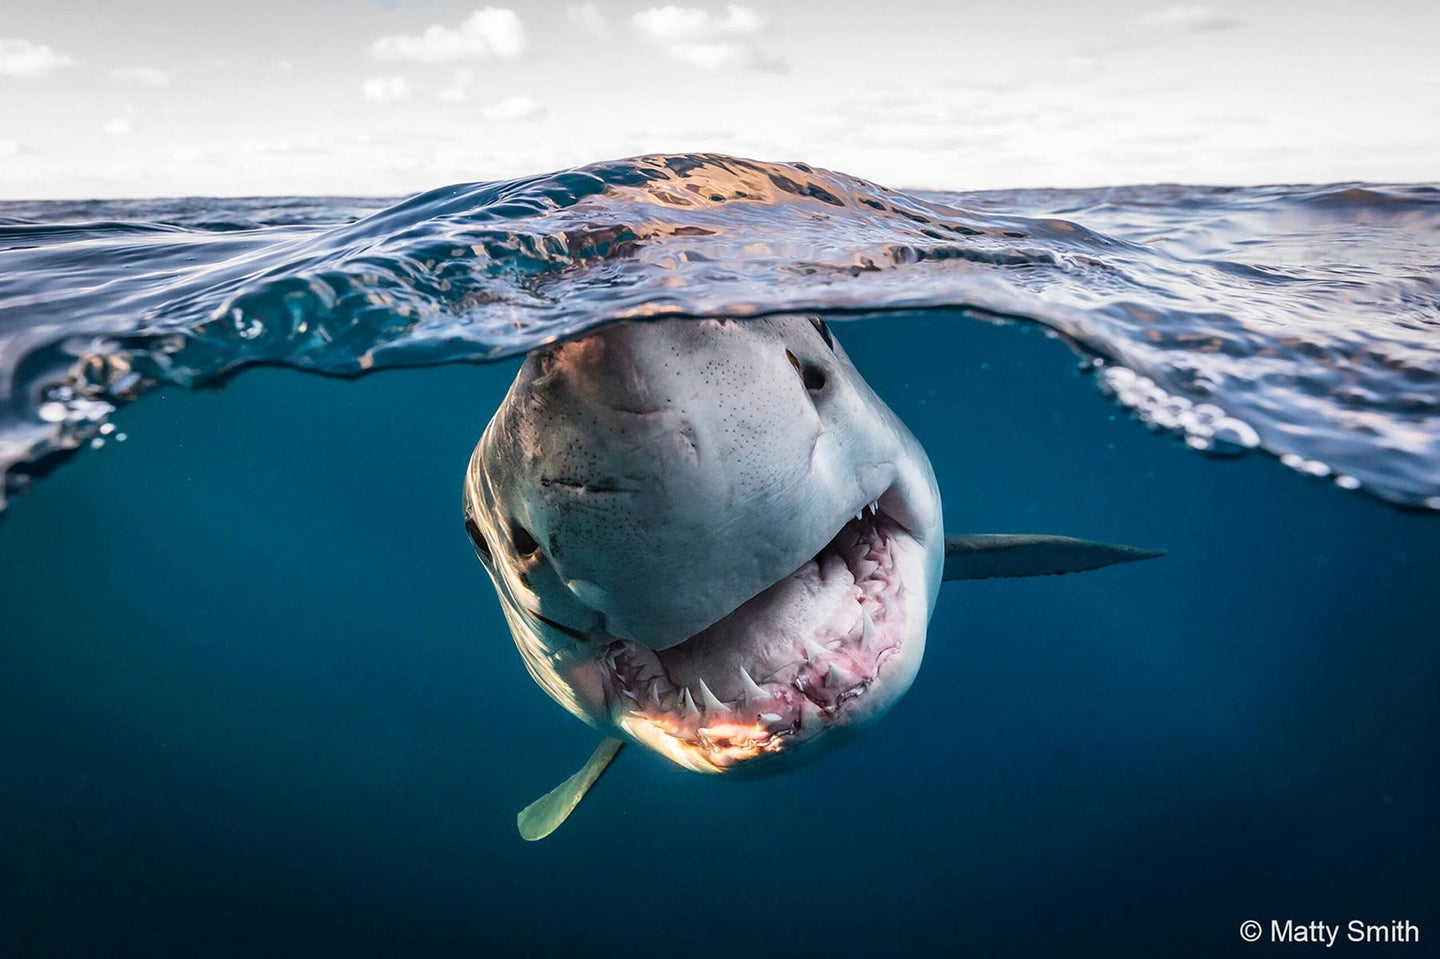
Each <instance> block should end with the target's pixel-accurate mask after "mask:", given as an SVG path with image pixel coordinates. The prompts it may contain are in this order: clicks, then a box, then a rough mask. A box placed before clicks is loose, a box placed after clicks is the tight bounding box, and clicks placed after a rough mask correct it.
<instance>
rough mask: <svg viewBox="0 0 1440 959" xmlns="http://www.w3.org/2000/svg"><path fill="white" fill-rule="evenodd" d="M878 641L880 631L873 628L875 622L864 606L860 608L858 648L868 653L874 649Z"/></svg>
mask: <svg viewBox="0 0 1440 959" xmlns="http://www.w3.org/2000/svg"><path fill="white" fill-rule="evenodd" d="M879 640H880V630H879V629H878V628H877V627H876V626H875V620H874V619H872V618H871V617H870V610H868V609H866V608H865V607H864V606H861V607H860V648H861V649H863V650H865V651H867V652H870V651H873V650H874V649H875V647H876V646H877V645H878V643H879Z"/></svg>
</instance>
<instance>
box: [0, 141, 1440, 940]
mask: <svg viewBox="0 0 1440 959" xmlns="http://www.w3.org/2000/svg"><path fill="white" fill-rule="evenodd" d="M1437 215H1440V192H1437V191H1436V190H1435V189H1434V188H1432V187H1423V186H1410V187H1375V186H1357V185H1348V186H1340V187H1303V188H1256V189H1247V190H1225V189H1200V188H1175V187H1136V188H1129V189H1125V190H1107V191H1064V192H1052V191H1023V192H1014V193H1003V194H995V193H988V194H924V195H906V194H898V193H893V192H891V191H886V190H883V189H881V188H879V187H875V186H873V185H870V184H864V183H861V182H860V181H853V180H849V179H848V178H845V177H843V176H841V175H839V174H828V173H823V172H820V171H812V170H809V169H808V168H803V167H781V166H779V165H762V164H752V163H748V161H736V160H730V159H725V158H714V157H681V158H667V159H651V160H645V161H623V162H617V163H614V164H605V165H597V166H594V167H590V168H586V169H583V170H579V171H571V172H569V173H566V174H559V175H555V176H552V177H537V178H534V179H532V180H527V181H516V182H513V183H506V184H488V185H474V186H466V187H456V188H451V189H449V190H445V191H436V192H435V193H432V194H427V195H424V196H421V197H417V198H414V199H412V200H408V201H405V202H403V203H400V204H396V205H392V206H388V207H385V208H384V209H377V205H376V204H373V203H371V204H366V203H363V202H360V201H339V200H263V201H154V202H125V203H110V204H23V205H22V204H5V205H3V206H0V218H3V219H0V223H3V226H0V247H3V249H0V263H4V264H5V266H4V269H3V271H0V399H3V402H4V406H3V408H0V452H3V457H4V458H3V463H4V465H5V467H6V468H7V470H8V482H9V484H10V489H11V493H12V495H11V497H10V502H9V504H8V508H7V509H6V511H5V513H4V514H3V517H0V610H3V636H4V639H3V643H0V729H3V730H4V734H3V735H0V811H3V813H4V815H3V816H0V864H3V865H0V883H3V887H4V888H3V889H0V952H4V953H14V954H17V955H75V954H97V953H101V954H108V955H156V954H177V953H178V954H205V955H254V954H257V953H259V954H269V955H279V954H314V953H316V952H336V953H340V954H346V955H397V954H399V955H415V954H437V955H447V954H474V953H477V952H478V953H487V954H488V953H492V952H493V953H496V954H515V955H519V954H526V955H529V954H548V953H552V952H558V951H559V950H561V949H564V950H583V951H585V952H586V953H587V954H591V955H597V956H606V955H617V956H618V955H625V956H633V955H636V954H650V953H652V952H658V951H661V950H665V951H682V952H683V953H684V954H686V955H690V956H709V955H717V956H720V955H724V956H730V955H734V954H735V953H736V952H737V951H741V950H748V951H752V952H761V951H763V952H766V953H785V952H791V951H802V950H803V951H806V952H814V951H829V950H833V949H842V948H843V949H845V950H847V951H849V950H854V951H856V952H862V951H881V950H883V951H885V952H887V953H889V954H899V955H912V954H916V955H918V954H926V953H935V952H940V951H944V952H947V953H948V952H952V951H959V950H965V951H969V952H972V953H974V954H977V955H1053V954H1076V953H1080V954H1091V953H1099V954H1108V955H1134V956H1154V955H1157V954H1160V955H1197V956H1213V955H1229V954H1232V953H1239V952H1241V951H1249V950H1258V951H1261V952H1268V951H1272V950H1273V949H1274V948H1278V947H1269V948H1267V947H1266V946H1265V945H1262V944H1257V945H1247V944H1245V943H1243V942H1241V940H1240V937H1239V935H1238V932H1237V930H1238V928H1239V926H1240V923H1241V922H1242V921H1245V920H1247V919H1255V920H1258V921H1261V922H1262V923H1265V924H1266V925H1267V926H1268V924H1269V922H1270V921H1271V920H1272V919H1276V920H1280V921H1282V922H1283V921H1285V920H1287V919H1289V920H1294V921H1295V922H1297V923H1301V922H1306V923H1308V922H1310V921H1312V920H1323V921H1326V922H1330V923H1336V922H1339V923H1345V922H1349V921H1350V920H1352V919H1360V920H1364V921H1367V922H1373V923H1389V922H1390V921H1392V920H1396V919H1404V920H1408V921H1410V922H1412V923H1414V924H1416V925H1417V926H1418V927H1419V928H1420V930H1421V934H1422V935H1423V936H1424V940H1422V941H1428V942H1429V943H1430V945H1421V946H1418V947H1417V946H1415V945H1406V946H1399V945H1397V946H1393V947H1392V948H1395V949H1400V950H1404V951H1406V952H1407V953H1410V952H1413V954H1417V955H1418V954H1423V950H1425V949H1433V941H1434V937H1435V936H1437V935H1440V821H1437V817H1436V816H1435V813H1434V810H1435V809H1437V808H1440V763H1437V757H1440V706H1437V697H1436V695H1435V691H1436V689H1437V686H1440V626H1437V624H1440V592H1437V591H1436V590H1435V589H1434V583H1435V581H1436V578H1437V574H1440V516H1437V514H1436V512H1435V511H1434V509H1432V508H1428V507H1433V506H1434V505H1435V499H1434V498H1435V497H1436V496H1437V495H1440V306H1437V304H1440V293H1437V280H1436V277H1437V271H1436V265H1437V263H1440V223H1437ZM932 234H933V235H932ZM780 309H806V310H813V311H815V312H817V313H820V314H822V315H824V316H825V317H826V319H827V320H830V321H831V322H832V324H833V329H834V331H835V334H836V336H837V337H838V338H839V339H840V340H841V341H842V342H843V343H844V344H845V347H846V349H847V351H848V352H849V354H850V356H851V357H852V359H853V360H854V361H855V363H856V365H857V366H858V368H859V369H860V371H861V372H862V373H863V374H864V375H865V377H866V378H867V380H868V382H869V383H870V385H871V386H872V387H873V388H874V389H875V390H876V392H877V393H879V395H880V396H881V397H882V398H884V399H885V400H886V401H887V402H888V403H889V404H890V405H891V406H892V408H894V409H895V411H896V412H897V413H898V414H899V415H900V417H901V418H902V419H903V420H904V421H905V422H906V423H907V425H909V427H910V428H911V430H912V431H913V432H914V433H915V434H916V436H917V437H918V438H919V439H920V441H921V442H922V444H923V445H924V446H925V447H926V449H927V451H928V453H929V455H930V457H931V459H932V462H933V464H934V466H935V470H936V473H937V476H938V477H939V481H940V486H941V490H942V493H943V496H944V502H945V513H946V521H947V527H948V528H949V529H950V530H951V531H952V532H996V531H998V532H1021V531H1024V532H1051V533H1062V534H1068V535H1076V536H1084V537H1089V538H1096V539H1103V540H1109V541H1114V542H1127V543H1134V544H1137V545H1141V546H1152V547H1163V548H1166V549H1168V550H1169V555H1168V556H1166V557H1165V558H1163V559H1161V560H1157V561H1153V562H1147V563H1142V564H1135V565H1131V566H1123V567H1118V568H1115V569H1109V570H1103V571H1098V572H1094V573H1086V574H1083V575H1074V576H1065V577H1051V578H1042V579H1031V580H1015V581H987V582H963V583H952V584H947V585H946V586H945V587H944V588H943V589H942V592H941V597H940V601H939V604H938V606H937V608H936V610H935V613H934V617H933V619H932V621H931V627H930V637H929V642H928V648H927V652H926V657H925V663H924V665H923V667H922V668H921V671H920V675H919V678H918V679H917V681H916V683H915V685H914V687H913V688H912V689H911V691H910V692H909V694H908V695H907V696H906V698H905V699H904V700H902V701H901V703H900V704H899V705H898V706H897V707H896V708H895V709H894V710H893V711H892V712H891V713H890V714H889V715H888V716H887V717H886V718H885V719H884V720H883V721H882V722H881V723H880V724H878V725H877V726H876V727H875V728H874V729H873V730H871V731H870V732H868V733H867V734H866V735H865V736H863V737H861V738H860V739H858V740H857V741H856V742H855V743H853V744H851V745H850V746H848V747H846V748H845V749H844V750H842V751H840V752H838V753H836V754H835V755H833V756H829V757H827V758H825V759H823V760H821V761H819V762H817V763H814V764H812V765H808V766H804V767H801V768H799V769H796V770H794V771H792V772H789V773H786V774H784V775H781V776H777V777H773V778H770V779H765V780H760V781H753V782H740V783H734V782H729V781H726V780H725V779H724V778H723V777H706V776H699V775H696V774H693V773H688V772H685V771H683V770H681V769H678V768H676V767H673V766H670V765H668V764H666V763H665V762H664V761H663V760H661V759H659V758H657V757H655V756H653V755H650V754H646V753H642V752H641V751H640V750H638V749H631V750H627V751H626V752H625V754H624V755H622V756H621V758H620V759H619V760H618V761H617V763H616V764H615V766H614V767H613V768H612V769H611V771H610V772H609V773H607V774H606V776H605V777H604V779H603V780H602V781H601V783H600V784H599V785H598V786H597V787H596V789H595V790H594V791H593V793H592V794H591V795H590V796H589V797H588V798H587V799H586V800H585V802H584V803H583V804H582V805H581V806H580V807H579V809H578V810H577V811H576V813H575V814H574V816H573V817H572V818H571V820H570V821H569V822H568V823H566V825H565V826H564V827H562V829H561V830H560V831H559V832H557V833H556V834H555V835H554V836H553V837H551V838H550V839H547V840H545V841H544V842H541V843H536V844H527V843H524V842H522V841H521V840H520V838H519V837H518V835H517V834H516V832H515V828H514V815H515V812H516V811H517V810H518V809H520V808H521V807H522V806H524V805H525V804H526V803H528V802H530V801H531V800H532V799H534V798H535V797H536V796H538V795H539V794H540V793H542V792H544V791H545V790H547V789H549V788H550V787H551V786H553V785H554V784H555V783H557V782H559V781H560V780H561V779H563V778H564V777H565V776H567V775H569V774H570V773H571V772H573V771H574V769H575V768H576V767H578V765H579V764H580V763H581V762H582V761H583V759H584V758H585V756H586V755H588V753H589V751H590V750H591V748H592V747H593V746H594V743H595V735H594V734H593V733H592V732H591V731H590V730H589V729H588V728H586V727H584V726H583V725H581V724H580V723H578V722H576V721H575V720H574V719H572V718H571V717H570V716H568V715H567V714H565V713H564V712H563V711H562V710H561V709H559V708H558V707H556V706H555V705H554V704H553V703H551V702H550V700H549V699H547V698H546V697H545V696H544V694H543V693H542V692H541V691H540V690H539V689H538V688H537V687H536V686H535V685H534V684H533V683H532V682H531V681H530V679H529V677H528V676H527V675H526V674H525V671H524V668H523V667H522V665H521V663H520V661H519V657H518V655H517V654H516V652H515V650H514V648H513V645H512V643H511V641H510V639H509V634H508V630H507V628H506V626H505V623H504V620H503V618H502V617H501V615H500V611H499V606H498V604H497V602H496V600H495V597H494V591H493V589H492V587H491V585H490V583H489V581H488V579H487V577H486V576H485V574H484V572H483V570H482V569H481V567H480V565H479V563H478V562H477V561H476V560H475V557H474V554H473V550H472V548H471V546H470V543H469V541H468V539H467V538H466V535H465V533H464V530H463V527H462V525H461V520H460V484H461V477H462V474H463V471H464V468H465V463H466V461H467V459H468V457H469V454H470V451H471V449H472V447H473V445H474V443H475V441H476V439H477V438H478V437H479V434H480V432H481V430H482V429H483V428H484V425H485V423H486V422H487V421H488V419H489V417H490V415H491V413H492V412H493V411H494V409H495V407H496V405H497V404H498V402H499V400H500V398H501V396H502V395H503V394H504V392H505V390H506V388H507V387H508V385H509V381H510V379H511V378H512V377H513V375H514V372H515V369H516V367H517V365H518V360H517V359H516V358H515V357H517V356H518V355H519V354H520V353H523V352H524V350H525V349H526V348H529V347H533V346H535V345H537V344H539V343H542V342H547V341H549V340H551V339H552V338H554V337H556V336H562V335H569V334H572V333H575V332H578V331H581V330H583V329H586V328H589V327H592V326H594V325H596V324H599V323H602V322H607V321H610V320H613V319H615V318H620V317H650V316H659V315H682V316H690V315H695V316H698V315H708V314H723V315H739V316H744V315H751V314H759V313H765V312H770V311H774V310H780ZM1000 317H1012V318H1014V321H1013V322H1008V321H1007V322H998V321H997V320H998V318H1000ZM986 320H992V321H997V322H985V321H986ZM1047 332H1049V333H1050V334H1052V335H1049V336H1047V335H1045V334H1046V333H1047ZM1072 347H1078V348H1079V349H1080V350H1081V356H1080V357H1079V358H1077V355H1076V352H1075V350H1074V349H1072ZM461 360H466V361H473V360H493V362H483V363H476V362H457V361H461ZM1097 360H1098V361H1100V362H1098V363H1097V362H1096V361H1097ZM247 367H254V368H249V369H247ZM306 370H310V371H314V370H318V371H321V372H328V373H338V374H346V375H347V376H348V375H350V374H357V373H366V375H361V376H358V377H354V378H343V377H334V376H331V377H326V376H315V375H308V374H307V373H306V372H303V371H306ZM371 371H373V372H371ZM237 373H238V375H237ZM1097 384H1098V385H1100V386H1101V389H1097V388H1096V386H1097ZM206 387H219V388H215V389H211V388H206ZM137 397H138V399H137ZM131 400H135V401H134V402H133V403H132V402H130V401H131ZM1117 400H1119V401H1120V402H1119V403H1117ZM1127 406H1128V407H1129V408H1130V410H1129V411H1127V409H1126V407H1127ZM1142 421H1148V422H1149V424H1150V426H1151V427H1153V428H1150V429H1147V427H1146V425H1145V423H1144V422H1142ZM122 435H123V436H125V440H124V441H123V442H120V441H117V440H118V438H119V437H120V436H122ZM97 440H98V441H100V442H99V444H98V446H96V441H97ZM1249 448H1255V449H1256V452H1252V453H1250V454H1249V455H1238V454H1240V453H1241V452H1242V451H1244V450H1246V449H1249ZM72 452H73V453H74V455H67V454H70V453H72ZM1271 454H1273V455H1271ZM1280 457H1284V462H1283V463H1282V462H1281V461H1280ZM32 474H34V476H33V478H31V475H32ZM22 489H23V491H24V492H23V495H20V494H19V491H20V490H22ZM1367 494H1371V495H1367ZM1345 946H1346V944H1345V943H1344V942H1343V939H1342V942H1341V943H1339V944H1337V948H1344V947H1345ZM1350 948H1352V949H1353V948H1358V947H1355V946H1350Z"/></svg>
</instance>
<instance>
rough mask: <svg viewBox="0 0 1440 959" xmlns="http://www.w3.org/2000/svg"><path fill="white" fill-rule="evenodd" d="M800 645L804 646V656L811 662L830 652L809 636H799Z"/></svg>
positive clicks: (822, 657)
mask: <svg viewBox="0 0 1440 959" xmlns="http://www.w3.org/2000/svg"><path fill="white" fill-rule="evenodd" d="M800 645H801V646H803V647H805V658H806V659H808V660H810V661H811V662H814V661H815V660H817V659H824V658H825V657H826V656H827V655H829V653H830V651H829V650H828V649H826V648H825V647H824V646H821V645H820V644H819V643H817V642H815V640H813V639H811V638H810V637H809V636H801V637H800Z"/></svg>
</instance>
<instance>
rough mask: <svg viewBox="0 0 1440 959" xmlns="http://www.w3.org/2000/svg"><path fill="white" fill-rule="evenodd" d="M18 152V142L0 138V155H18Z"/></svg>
mask: <svg viewBox="0 0 1440 959" xmlns="http://www.w3.org/2000/svg"><path fill="white" fill-rule="evenodd" d="M20 153H21V150H20V144H18V143H16V142H15V141H14V140H0V157H18V156H19V155H20Z"/></svg>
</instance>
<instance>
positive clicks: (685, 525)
mask: <svg viewBox="0 0 1440 959" xmlns="http://www.w3.org/2000/svg"><path fill="white" fill-rule="evenodd" d="M465 515H466V528H467V529H468V531H469V533H470V536H471V539H472V540H473V542H474V543H475V546H476V550H477V553H478V554H479V556H480V558H481V561H482V562H483V563H484V565H485V568H486V570H487V571H488V572H489V574H490V577H491V579H492V580H493V581H494V584H495V588H496V591H497V592H498V594H499V597H500V601H501V605H502V607H503V609H504V613H505V617H506V620H507V622H508V624H509V626H510V629H511V632H512V634H513V635H514V638H515V642H516V645H517V646H518V647H519V650H520V653H521V656H522V657H523V659H524V661H525V665H526V667H527V668H528V669H529V671H530V674H531V676H532V677H533V678H534V679H535V681H536V682H537V683H538V684H539V685H540V686H541V687H542V688H543V689H544V690H545V691H546V692H547V693H548V694H549V695H550V696H551V697H553V698H554V699H555V700H556V701H557V702H558V703H560V704H561V705H562V706H564V707H565V708H566V709H568V710H569V711H570V712H572V713H574V714H575V715H576V716H578V717H579V718H581V719H583V720H584V721H585V722H587V723H589V724H590V725H592V726H594V727H595V728H597V729H598V730H600V731H602V732H604V733H606V734H607V735H609V736H615V737H620V738H623V739H628V740H631V741H634V742H637V743H639V744H642V745H644V746H647V747H650V748H652V749H654V750H655V751H657V752H659V753H661V754H662V755H664V756H666V757H668V758H669V759H671V760H673V761H675V762H677V763H679V764H680V765H682V766H685V767H687V768H690V769H693V770H697V771H701V772H727V771H735V770H746V771H753V772H761V773H764V772H771V771H776V770H778V769H782V768H785V767H786V766H788V765H789V764H791V763H794V762H795V761H797V760H799V759H804V758H809V757H811V756H813V755H815V754H816V753H818V752H820V751H822V749H823V748H824V747H825V746H828V745H834V744H837V743H839V742H841V741H843V740H844V739H846V738H847V736H848V734H849V733H851V732H853V731H855V730H858V729H860V728H863V727H864V726H866V725H867V724H869V723H872V722H873V721H875V720H876V719H877V718H878V717H879V716H881V715H882V714H883V713H885V712H886V711H887V710H888V709H889V708H890V707H891V706H892V705H894V703H895V702H896V701H897V700H898V699H899V698H900V697H901V696H902V695H903V694H904V693H905V691H906V690H907V689H908V688H909V686H910V683H911V681H912V680H913V679H914V677H915V674H916V671H917V670H918V668H919V666H920V661H921V657H922V656H923V653H924V648H925V630H926V625H927V622H928V620H929V616H930V612H931V610H932V608H933V606H934V602H935V597H936V594H937V592H938V589H939V585H940V579H941V570H942V565H943V562H944V556H943V550H944V537H943V534H942V524H941V511H940V497H939V493H938V490H937V487H936V482H935V476H934V473H933V471H932V470H931V467H930V463H929V460H928V458H927V457H926V455H925V452H924V450H923V449H922V448H921V446H920V445H919V443H918V442H917V441H916V440H915V438H914V437H913V436H912V435H911V434H910V432H909V431H908V430H907V429H906V428H905V427H904V425H903V424H901V422H900V421H899V420H898V419H897V418H896V416H895V415H894V414H893V413H892V412H891V411H890V410H889V409H888V408H887V407H886V406H885V404H884V403H882V402H881V401H880V399H879V398H878V397H877V396H876V395H875V394H874V393H873V392H872V391H871V390H870V388H869V386H868V385H867V384H866V383H865V381H864V380H863V379H862V378H861V377H860V375H859V374H858V373H857V372H856V370H855V367H854V366H853V365H852V364H851V362H850V360H849V358H848V357H847V356H846V355H845V352H844V350H843V349H842V348H841V347H840V344H839V343H838V342H836V340H835V338H834V336H833V335H832V334H831V332H830V331H829V329H828V328H827V327H826V326H825V324H824V323H823V322H822V321H820V320H819V319H813V318H809V317H803V316H784V317H774V318H768V319H755V320H745V321H731V320H665V321H657V322H643V323H622V324H618V325H613V326H609V327H606V328H604V329H602V330H600V331H599V332H596V333H593V334H590V335H588V336H585V337H584V338H582V339H577V340H573V341H570V342H567V343H562V344H559V345H556V346H553V347H549V348H546V349H542V350H539V351H536V352H534V353H531V354H530V355H529V356H528V357H527V358H526V360H525V362H524V364H523V366H522V367H521V369H520V372H519V374H518V376H517V377H516V379H515V382H514V383H513V384H512V386H511V388H510V391H509V393H508V394H507V395H506V397H505V400H504V402H503V403H502V404H501V406H500V409H499V410H498V411H497V412H496V414H495V416H494V418H493V419H492V420H491V422H490V424H489V426H488V427H487V428H486V430H485V433H484V435H483V436H482V437H481V439H480V442H479V444H478V446H477V447H476V448H475V452H474V455H473V456H472V457H471V460H470V466H469V470H468V472H467V475H466V482H465Z"/></svg>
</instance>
